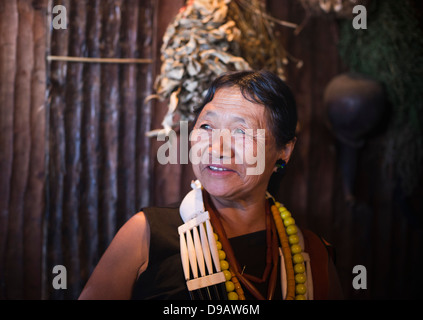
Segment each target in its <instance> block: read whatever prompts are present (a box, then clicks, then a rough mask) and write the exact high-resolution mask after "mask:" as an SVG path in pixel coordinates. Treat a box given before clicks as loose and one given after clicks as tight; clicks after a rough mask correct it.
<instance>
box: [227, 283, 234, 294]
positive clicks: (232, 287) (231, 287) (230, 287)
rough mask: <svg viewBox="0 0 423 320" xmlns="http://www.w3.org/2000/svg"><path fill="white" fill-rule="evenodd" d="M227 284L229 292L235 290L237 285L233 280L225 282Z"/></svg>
mask: <svg viewBox="0 0 423 320" xmlns="http://www.w3.org/2000/svg"><path fill="white" fill-rule="evenodd" d="M225 286H226V291H227V292H231V291H234V290H235V285H234V283H233V282H232V281H226V282H225Z"/></svg>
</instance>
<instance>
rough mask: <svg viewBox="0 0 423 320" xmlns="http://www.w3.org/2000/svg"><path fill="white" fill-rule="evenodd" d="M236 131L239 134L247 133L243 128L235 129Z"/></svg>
mask: <svg viewBox="0 0 423 320" xmlns="http://www.w3.org/2000/svg"><path fill="white" fill-rule="evenodd" d="M234 132H235V133H239V134H245V131H244V130H242V129H235V130H234Z"/></svg>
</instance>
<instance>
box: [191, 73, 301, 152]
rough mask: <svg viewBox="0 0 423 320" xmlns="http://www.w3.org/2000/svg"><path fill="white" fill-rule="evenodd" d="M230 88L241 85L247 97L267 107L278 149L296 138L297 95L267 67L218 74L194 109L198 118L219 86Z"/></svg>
mask: <svg viewBox="0 0 423 320" xmlns="http://www.w3.org/2000/svg"><path fill="white" fill-rule="evenodd" d="M230 87H238V88H239V89H240V91H241V94H242V95H243V97H244V98H245V99H247V100H248V101H251V102H253V103H258V104H261V105H263V106H264V107H265V110H266V112H267V114H268V117H267V118H268V121H269V126H270V130H271V131H272V133H273V136H274V137H275V140H276V146H277V147H278V148H282V147H283V146H285V145H286V144H287V143H288V142H289V141H291V140H292V139H294V137H295V128H296V126H297V107H296V103H295V98H294V95H293V94H292V91H291V89H290V88H289V87H288V86H287V84H286V83H285V82H284V81H283V80H282V79H281V78H279V77H278V76H277V75H275V74H274V73H272V72H270V71H266V70H260V71H252V70H248V71H236V72H228V73H224V74H222V75H220V76H219V77H217V78H216V79H215V80H214V81H213V82H212V83H211V85H210V88H209V89H208V91H207V94H206V96H205V97H204V100H203V103H202V105H201V106H200V107H199V108H197V109H196V110H195V113H196V117H197V118H198V115H199V114H200V113H201V110H203V108H204V106H205V105H206V104H207V103H209V102H210V101H212V100H213V97H214V94H215V93H216V91H217V90H218V89H221V88H230Z"/></svg>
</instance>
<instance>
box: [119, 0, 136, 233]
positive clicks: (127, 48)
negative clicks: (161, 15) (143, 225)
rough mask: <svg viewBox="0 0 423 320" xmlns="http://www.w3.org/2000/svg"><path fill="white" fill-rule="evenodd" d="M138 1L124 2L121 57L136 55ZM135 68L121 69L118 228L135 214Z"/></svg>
mask: <svg viewBox="0 0 423 320" xmlns="http://www.w3.org/2000/svg"><path fill="white" fill-rule="evenodd" d="M137 27H138V1H137V0H128V1H125V4H124V6H123V8H122V28H121V30H122V35H121V43H120V48H121V55H123V56H125V57H131V58H133V57H135V55H136V54H137V35H138V28H137ZM136 72H137V66H136V65H134V64H128V65H124V66H121V81H120V91H121V103H120V105H121V115H120V121H119V124H120V132H119V133H120V136H119V150H118V154H119V159H118V161H119V165H118V167H119V170H118V172H119V173H118V177H117V178H118V186H119V189H118V200H117V201H118V202H117V203H118V212H117V218H118V222H117V223H118V226H121V225H123V223H124V222H125V221H126V220H128V218H129V217H130V216H131V215H133V214H134V213H135V146H136V140H135V138H136V135H135V133H136V109H137V101H136V96H137V82H136V80H137V78H136Z"/></svg>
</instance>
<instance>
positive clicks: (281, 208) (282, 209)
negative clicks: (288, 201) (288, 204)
mask: <svg viewBox="0 0 423 320" xmlns="http://www.w3.org/2000/svg"><path fill="white" fill-rule="evenodd" d="M278 210H279V212H280V213H284V212H285V211H288V210H286V208H285V207H282V206H281V207H279V208H278Z"/></svg>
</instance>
